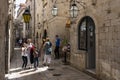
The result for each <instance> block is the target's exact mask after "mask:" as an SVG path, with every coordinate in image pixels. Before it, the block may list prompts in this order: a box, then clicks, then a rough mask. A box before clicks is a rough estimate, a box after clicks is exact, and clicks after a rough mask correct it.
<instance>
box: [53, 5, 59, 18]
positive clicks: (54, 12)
mask: <svg viewBox="0 0 120 80" xmlns="http://www.w3.org/2000/svg"><path fill="white" fill-rule="evenodd" d="M57 13H58V8H57V7H56V6H55V5H54V6H53V9H52V15H53V16H57Z"/></svg>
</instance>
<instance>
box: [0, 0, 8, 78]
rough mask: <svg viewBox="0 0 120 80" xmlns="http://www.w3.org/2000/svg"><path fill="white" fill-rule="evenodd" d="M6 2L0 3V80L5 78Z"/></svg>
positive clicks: (3, 0)
mask: <svg viewBox="0 0 120 80" xmlns="http://www.w3.org/2000/svg"><path fill="white" fill-rule="evenodd" d="M7 15H8V0H1V3H0V32H1V34H0V44H1V46H0V65H1V66H0V80H4V77H5V57H4V56H5V51H6V50H5V44H6V39H5V35H6V32H5V29H6V24H7V18H8V16H7Z"/></svg>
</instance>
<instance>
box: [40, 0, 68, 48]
mask: <svg viewBox="0 0 120 80" xmlns="http://www.w3.org/2000/svg"><path fill="white" fill-rule="evenodd" d="M41 3H42V6H43V7H42V8H43V9H42V14H41V15H42V16H40V19H41V18H42V27H43V28H42V31H43V32H41V33H42V35H41V36H42V38H44V37H45V36H48V37H49V38H50V40H51V42H52V43H53V44H54V42H55V35H59V36H60V38H61V40H62V41H63V40H69V36H68V35H69V33H68V32H69V29H68V28H66V21H67V20H68V19H69V4H70V3H69V0H43V1H41ZM54 6H56V7H57V8H58V14H57V15H56V16H53V15H52V9H53V7H54ZM53 46H54V45H53Z"/></svg>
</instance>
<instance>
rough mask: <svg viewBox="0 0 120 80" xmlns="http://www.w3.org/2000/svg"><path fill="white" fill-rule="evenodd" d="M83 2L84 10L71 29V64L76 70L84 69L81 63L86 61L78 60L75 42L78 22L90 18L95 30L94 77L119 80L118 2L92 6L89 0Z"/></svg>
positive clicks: (103, 0) (119, 21) (111, 1)
mask: <svg viewBox="0 0 120 80" xmlns="http://www.w3.org/2000/svg"><path fill="white" fill-rule="evenodd" d="M85 2H86V9H85V10H83V9H81V12H80V14H79V17H78V18H77V21H76V24H73V25H72V27H73V28H71V36H72V38H71V45H72V52H71V54H72V56H71V63H72V64H73V65H76V67H77V68H80V69H81V68H84V69H85V66H84V64H82V63H83V62H85V60H86V59H85V57H83V58H81V59H79V58H80V57H79V56H82V55H83V54H82V52H81V51H79V50H78V49H77V47H78V45H77V42H75V41H78V34H77V33H78V30H77V29H78V27H77V26H78V22H79V21H80V20H81V18H82V17H84V16H86V15H87V16H90V17H92V18H93V20H94V22H95V28H96V31H95V33H96V64H97V65H96V75H97V76H98V77H99V78H101V79H102V80H120V76H119V75H120V67H119V66H120V53H119V51H120V45H119V43H120V35H119V33H120V27H119V26H120V10H119V7H120V6H119V3H120V0H114V1H113V0H102V1H101V0H97V4H96V5H92V4H91V0H85ZM84 12H86V14H85V13H84ZM78 51H79V53H78ZM76 54H77V55H78V56H76ZM84 55H85V54H84ZM73 58H74V59H73ZM77 58H78V59H77ZM78 60H79V61H78ZM79 65H81V66H79Z"/></svg>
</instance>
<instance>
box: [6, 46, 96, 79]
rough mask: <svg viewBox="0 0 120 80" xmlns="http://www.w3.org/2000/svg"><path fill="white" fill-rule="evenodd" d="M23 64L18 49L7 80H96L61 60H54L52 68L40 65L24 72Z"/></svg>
mask: <svg viewBox="0 0 120 80" xmlns="http://www.w3.org/2000/svg"><path fill="white" fill-rule="evenodd" d="M21 64H22V59H21V54H20V50H19V48H16V49H15V54H14V57H13V58H12V61H11V67H10V73H9V74H8V75H6V80H96V79H94V78H92V77H91V76H88V75H87V74H85V73H83V72H80V71H79V70H77V69H74V68H72V67H71V66H70V65H63V64H62V61H61V60H52V63H51V66H50V67H48V66H42V64H40V65H39V68H38V69H37V70H34V69H26V70H22V69H21Z"/></svg>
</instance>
